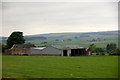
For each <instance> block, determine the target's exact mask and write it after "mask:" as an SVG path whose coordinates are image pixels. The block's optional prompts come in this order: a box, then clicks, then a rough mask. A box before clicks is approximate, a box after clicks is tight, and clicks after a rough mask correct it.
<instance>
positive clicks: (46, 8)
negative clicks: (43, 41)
mask: <svg viewBox="0 0 120 80" xmlns="http://www.w3.org/2000/svg"><path fill="white" fill-rule="evenodd" d="M2 26H3V27H2V36H9V35H10V34H11V32H13V31H22V32H23V33H24V35H34V34H45V33H62V32H97V31H111V30H118V3H117V2H3V3H2Z"/></svg>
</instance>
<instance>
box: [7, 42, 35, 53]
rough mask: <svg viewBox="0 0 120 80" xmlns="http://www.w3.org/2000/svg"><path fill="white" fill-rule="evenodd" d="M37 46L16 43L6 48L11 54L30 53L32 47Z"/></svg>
mask: <svg viewBox="0 0 120 80" xmlns="http://www.w3.org/2000/svg"><path fill="white" fill-rule="evenodd" d="M31 47H35V45H34V44H14V45H13V46H12V48H11V49H7V50H5V53H6V54H11V55H30V48H31Z"/></svg>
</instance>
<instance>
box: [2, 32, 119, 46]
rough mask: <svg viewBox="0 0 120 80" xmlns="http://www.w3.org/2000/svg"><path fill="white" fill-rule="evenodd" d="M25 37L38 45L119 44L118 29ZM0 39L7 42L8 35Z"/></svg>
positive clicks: (27, 41) (29, 41)
mask: <svg viewBox="0 0 120 80" xmlns="http://www.w3.org/2000/svg"><path fill="white" fill-rule="evenodd" d="M119 32H120V31H119ZM24 38H25V39H26V43H33V44H35V45H37V46H41V45H66V44H78V45H81V46H84V47H88V46H89V45H90V44H92V43H94V44H96V46H97V47H106V45H107V44H108V43H116V44H117V42H118V31H102V32H86V33H82V32H72V33H49V34H36V35H27V36H24ZM0 40H1V41H3V43H4V44H6V40H7V37H0Z"/></svg>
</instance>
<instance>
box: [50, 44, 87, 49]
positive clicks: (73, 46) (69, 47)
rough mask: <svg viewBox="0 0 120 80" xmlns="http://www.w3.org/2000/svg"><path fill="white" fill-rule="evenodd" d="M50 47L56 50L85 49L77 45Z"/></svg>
mask: <svg viewBox="0 0 120 80" xmlns="http://www.w3.org/2000/svg"><path fill="white" fill-rule="evenodd" d="M52 47H54V48H57V49H85V47H81V46H79V45H52Z"/></svg>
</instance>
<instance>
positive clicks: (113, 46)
mask: <svg viewBox="0 0 120 80" xmlns="http://www.w3.org/2000/svg"><path fill="white" fill-rule="evenodd" d="M116 49H117V45H116V44H115V43H110V44H107V46H106V50H107V52H108V53H112V52H114V51H116Z"/></svg>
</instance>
